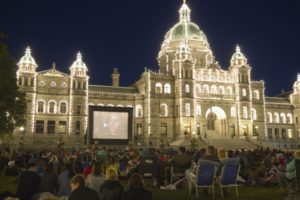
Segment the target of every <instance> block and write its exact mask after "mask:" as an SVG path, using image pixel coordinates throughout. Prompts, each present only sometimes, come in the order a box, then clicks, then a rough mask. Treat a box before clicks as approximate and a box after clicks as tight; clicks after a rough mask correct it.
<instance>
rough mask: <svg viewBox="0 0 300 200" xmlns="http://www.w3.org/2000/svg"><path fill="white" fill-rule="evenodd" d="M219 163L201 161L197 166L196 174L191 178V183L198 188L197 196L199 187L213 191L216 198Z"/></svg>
mask: <svg viewBox="0 0 300 200" xmlns="http://www.w3.org/2000/svg"><path fill="white" fill-rule="evenodd" d="M218 165H219V164H218V163H215V162H211V161H204V162H203V163H202V162H201V163H200V165H199V166H198V167H197V171H196V176H195V178H194V179H191V183H192V184H194V186H195V188H196V196H197V198H198V188H208V189H209V192H212V195H213V198H215V186H214V183H215V177H216V172H217V166H218Z"/></svg>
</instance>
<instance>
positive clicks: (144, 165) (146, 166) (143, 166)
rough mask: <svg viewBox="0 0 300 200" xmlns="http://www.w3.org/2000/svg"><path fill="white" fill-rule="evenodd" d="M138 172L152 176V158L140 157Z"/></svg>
mask: <svg viewBox="0 0 300 200" xmlns="http://www.w3.org/2000/svg"><path fill="white" fill-rule="evenodd" d="M140 161H141V162H140V167H139V174H141V175H142V176H144V177H152V176H153V173H154V168H155V160H154V158H141V160H140Z"/></svg>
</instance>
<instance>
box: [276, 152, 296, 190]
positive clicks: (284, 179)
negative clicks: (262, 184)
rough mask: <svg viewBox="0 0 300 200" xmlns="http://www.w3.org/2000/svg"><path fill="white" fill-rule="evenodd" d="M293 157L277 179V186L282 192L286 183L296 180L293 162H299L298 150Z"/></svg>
mask: <svg viewBox="0 0 300 200" xmlns="http://www.w3.org/2000/svg"><path fill="white" fill-rule="evenodd" d="M293 156H294V159H293V160H292V161H290V162H289V163H288V164H287V165H286V167H285V172H281V173H280V175H279V177H278V184H279V187H280V189H281V190H284V188H285V187H286V186H287V184H288V181H291V180H293V179H294V178H296V169H295V160H300V150H297V151H295V152H294V154H293Z"/></svg>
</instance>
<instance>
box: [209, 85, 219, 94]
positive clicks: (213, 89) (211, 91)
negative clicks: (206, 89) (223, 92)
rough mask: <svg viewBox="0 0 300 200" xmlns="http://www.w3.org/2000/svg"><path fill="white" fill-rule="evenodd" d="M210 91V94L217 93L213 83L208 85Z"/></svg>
mask: <svg viewBox="0 0 300 200" xmlns="http://www.w3.org/2000/svg"><path fill="white" fill-rule="evenodd" d="M210 93H211V94H217V93H218V91H217V87H216V86H215V85H212V86H211V87H210Z"/></svg>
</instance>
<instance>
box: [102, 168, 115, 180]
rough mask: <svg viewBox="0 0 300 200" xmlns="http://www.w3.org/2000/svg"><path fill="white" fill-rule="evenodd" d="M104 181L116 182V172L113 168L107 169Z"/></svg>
mask: <svg viewBox="0 0 300 200" xmlns="http://www.w3.org/2000/svg"><path fill="white" fill-rule="evenodd" d="M105 178H106V180H109V181H115V180H118V172H117V170H116V169H115V168H108V169H107V170H106V175H105Z"/></svg>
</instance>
